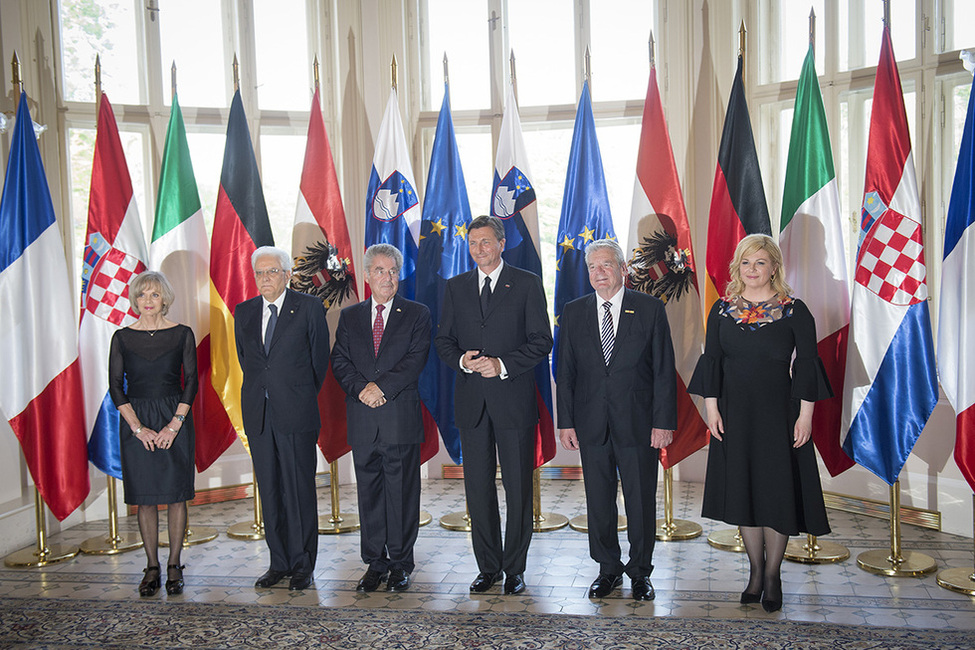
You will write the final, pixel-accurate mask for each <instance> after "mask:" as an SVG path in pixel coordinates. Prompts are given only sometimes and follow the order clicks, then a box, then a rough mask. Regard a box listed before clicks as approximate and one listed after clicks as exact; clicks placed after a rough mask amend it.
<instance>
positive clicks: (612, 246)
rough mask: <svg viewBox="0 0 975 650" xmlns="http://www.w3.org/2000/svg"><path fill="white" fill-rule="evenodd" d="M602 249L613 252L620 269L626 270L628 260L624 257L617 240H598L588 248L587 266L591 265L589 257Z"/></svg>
mask: <svg viewBox="0 0 975 650" xmlns="http://www.w3.org/2000/svg"><path fill="white" fill-rule="evenodd" d="M602 249H607V250H611V251H613V257H615V258H616V263H617V264H618V265H619V266H620V268H626V258H625V257H623V249H622V248H620V245H619V243H618V242H617V241H616V240H615V239H597V240H596V241H594V242H591V243H590V244H589V245H588V246H586V264H587V265H588V264H589V256H590V255H592V254H593V253H594V252H596V251H598V250H602Z"/></svg>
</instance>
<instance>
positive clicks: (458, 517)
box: [440, 507, 471, 533]
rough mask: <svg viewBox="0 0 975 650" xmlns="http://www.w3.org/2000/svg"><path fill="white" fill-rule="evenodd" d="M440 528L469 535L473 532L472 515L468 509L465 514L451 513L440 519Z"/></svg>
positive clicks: (465, 509)
mask: <svg viewBox="0 0 975 650" xmlns="http://www.w3.org/2000/svg"><path fill="white" fill-rule="evenodd" d="M440 527H441V528H446V529H447V530H454V531H457V532H459V533H469V532H471V515H470V513H469V512H468V511H467V508H466V507H465V508H464V512H451V513H450V514H447V515H444V516H443V517H441V518H440Z"/></svg>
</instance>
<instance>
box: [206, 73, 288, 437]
mask: <svg viewBox="0 0 975 650" xmlns="http://www.w3.org/2000/svg"><path fill="white" fill-rule="evenodd" d="M273 245H274V236H273V235H272V234H271V223H270V221H268V217H267V205H266V204H265V203H264V190H263V189H262V188H261V176H260V174H259V173H258V171H257V160H256V159H255V158H254V146H253V145H252V144H251V134H250V130H249V129H248V128H247V117H246V116H245V115H244V104H243V102H242V101H241V99H240V91H239V90H238V91H237V92H235V93H234V99H233V102H231V104H230V117H229V118H228V120H227V144H226V146H225V147H224V150H223V169H222V170H221V172H220V189H219V191H218V193H217V208H216V211H215V213H214V217H213V234H212V235H211V238H210V364H211V370H210V378H211V381H212V382H213V389H214V390H215V391H216V393H217V395H218V396H219V397H220V401H221V402H222V403H223V407H224V409H226V411H227V415H228V416H229V417H230V421H231V422H232V423H233V425H234V429H236V431H237V435H238V436H240V437H241V439H242V440H243V441H245V443H246V440H247V438H246V436H245V434H244V419H243V415H242V412H241V405H240V387H241V384H242V382H243V379H244V373H243V371H242V370H241V369H240V362H239V361H238V360H237V344H236V342H235V340H234V310H235V309H237V305H238V304H239V303H241V302H243V301H245V300H247V299H249V298H253V297H254V296H256V295H257V281H256V280H255V279H254V269H253V267H252V266H251V255H252V254H253V253H254V251H255V250H257V249H258V248H259V247H261V246H273Z"/></svg>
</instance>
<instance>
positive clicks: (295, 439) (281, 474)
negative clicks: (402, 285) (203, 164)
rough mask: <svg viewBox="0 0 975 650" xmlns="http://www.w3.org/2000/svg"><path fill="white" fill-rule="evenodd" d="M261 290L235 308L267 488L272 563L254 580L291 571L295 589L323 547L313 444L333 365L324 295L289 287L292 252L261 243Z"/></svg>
mask: <svg viewBox="0 0 975 650" xmlns="http://www.w3.org/2000/svg"><path fill="white" fill-rule="evenodd" d="M251 265H252V266H253V267H254V275H255V277H256V279H257V289H258V291H260V294H261V295H259V296H257V297H255V298H251V299H250V300H246V301H244V302H242V303H240V304H239V305H237V309H236V310H235V312H234V319H235V321H236V324H235V332H234V335H235V338H236V341H237V358H238V360H239V361H240V367H241V369H242V370H243V372H244V379H243V384H242V386H241V390H240V398H241V399H240V401H241V408H242V410H243V418H244V431H245V433H246V434H247V440H248V442H249V444H250V451H251V457H252V458H253V460H254V474H255V476H256V477H257V485H258V489H259V490H260V494H261V507H262V510H263V513H264V531H265V539H266V540H267V547H268V550H269V551H270V553H271V567H270V568H269V569H268V570H267V572H266V573H264V575H262V576H261V577H260V578H258V579H257V582H256V583H255V586H257V587H271V586H272V585H275V584H277V583H278V582H280V581H281V579H282V578H285V577H287V576H291V581H290V584H289V589H292V590H299V589H306V588H308V587H310V586H311V584H312V573H313V571H314V569H315V558H316V556H317V554H318V504H317V499H316V493H315V466H316V460H317V454H316V452H315V443H316V441H317V440H318V431H319V429H320V428H321V421H320V419H319V415H318V389H319V388H321V385H322V381H323V380H324V379H325V372H326V370H328V325H327V324H326V322H325V307H324V306H323V305H322V301H321V300H319V299H317V298H314V297H312V296H309V295H307V294H304V293H298V292H297V291H292V290H291V289H288V288H287V284H288V279H289V278H290V277H291V257H290V256H289V255H288V254H287V253H285V252H284V251H282V250H281V249H278V248H274V247H271V246H262V247H260V248H258V249H257V250H256V251H254V254H253V255H252V256H251Z"/></svg>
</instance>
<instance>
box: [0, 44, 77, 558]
mask: <svg viewBox="0 0 975 650" xmlns="http://www.w3.org/2000/svg"><path fill="white" fill-rule="evenodd" d="M10 71H11V75H10V83H11V85H12V86H13V89H14V97H15V98H18V97H19V96H20V93H21V92H23V90H24V78H23V76H22V74H21V66H20V57H18V56H17V51H16V50H14V55H13V57H12V58H11V59H10ZM27 119H30V116H27ZM34 519H35V522H36V523H35V525H36V529H37V546H35V547H34V548H30V547H28V548H23V549H21V550H19V551H14V552H13V553H11V554H10V555H8V556H7V557H5V558H4V560H3V563H4V564H5V565H7V566H9V567H35V566H36V567H40V566H46V565H48V564H54V563H55V562H61V561H63V560H68V559H71V558H73V557H74V556H75V555H77V554H78V551H79V548H78V547H77V546H69V545H67V544H48V543H47V524H46V522H45V517H44V499H42V498H41V493H40V490H38V489H37V486H36V485H35V486H34Z"/></svg>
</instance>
